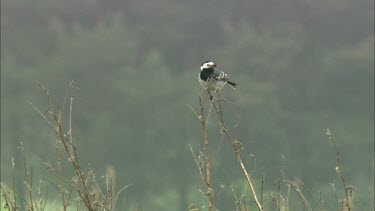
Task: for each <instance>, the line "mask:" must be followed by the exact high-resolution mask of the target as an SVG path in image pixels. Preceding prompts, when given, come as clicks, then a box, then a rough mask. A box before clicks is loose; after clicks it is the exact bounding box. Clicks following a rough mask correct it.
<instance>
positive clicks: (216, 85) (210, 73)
mask: <svg viewBox="0 0 375 211" xmlns="http://www.w3.org/2000/svg"><path fill="white" fill-rule="evenodd" d="M216 67H217V65H216V64H215V63H213V62H211V61H205V62H203V63H202V65H201V72H200V73H199V75H198V80H199V83H200V84H201V85H202V87H204V88H207V89H208V91H220V90H221V89H222V88H223V87H224V86H225V84H229V85H230V86H231V87H232V88H233V89H236V86H237V84H236V83H233V82H231V81H229V78H228V74H226V73H224V72H223V71H220V70H218V69H217V68H216Z"/></svg>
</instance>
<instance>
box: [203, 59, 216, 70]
mask: <svg viewBox="0 0 375 211" xmlns="http://www.w3.org/2000/svg"><path fill="white" fill-rule="evenodd" d="M214 67H216V64H215V63H213V62H211V61H205V62H203V63H202V65H201V70H204V69H210V68H214Z"/></svg>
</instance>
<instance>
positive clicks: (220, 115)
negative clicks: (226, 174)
mask: <svg viewBox="0 0 375 211" xmlns="http://www.w3.org/2000/svg"><path fill="white" fill-rule="evenodd" d="M216 93H217V94H218V95H219V101H218V106H217V105H216V103H215V101H214V97H215V96H214V97H213V96H212V95H211V93H210V92H208V94H209V95H210V98H211V99H212V100H211V103H212V104H213V106H214V108H215V110H216V113H217V115H218V117H219V120H220V124H221V127H222V131H223V132H224V134H225V136H226V137H227V139H228V141H229V142H230V143H231V145H232V148H233V151H234V153H235V155H236V158H237V160H238V162H239V163H240V166H241V170H242V172H243V173H244V175H245V177H246V180H247V182H248V183H249V186H250V189H251V192H252V193H253V196H254V199H255V202H256V205H257V207H258V210H261V211H262V210H263V207H262V205H261V203H260V202H259V200H258V197H257V195H256V192H255V189H254V186H253V183H252V181H251V177H250V175H249V173H248V171H247V170H246V167H245V165H244V164H243V162H242V159H241V155H240V150H238V149H237V148H238V146H237V143H236V141H235V140H234V139H233V138H232V137H231V135H230V133H229V132H228V130H227V128H226V126H225V122H224V117H223V112H222V109H221V101H220V92H216Z"/></svg>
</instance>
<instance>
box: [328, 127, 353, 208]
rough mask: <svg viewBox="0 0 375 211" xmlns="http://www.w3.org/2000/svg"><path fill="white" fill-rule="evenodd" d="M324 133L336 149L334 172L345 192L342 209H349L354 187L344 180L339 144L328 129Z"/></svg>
mask: <svg viewBox="0 0 375 211" xmlns="http://www.w3.org/2000/svg"><path fill="white" fill-rule="evenodd" d="M326 135H327V136H328V138H329V139H330V140H331V142H332V144H333V145H334V146H335V149H336V164H337V166H336V172H337V173H338V175H339V177H340V179H341V183H342V185H343V187H344V193H345V199H344V201H343V204H342V208H341V209H342V210H347V211H350V210H351V209H352V192H353V190H354V188H353V187H352V186H348V185H347V184H346V182H345V178H344V173H343V165H342V160H341V155H340V149H339V146H338V144H337V142H336V139H335V137H333V134H332V132H331V130H330V129H327V130H326Z"/></svg>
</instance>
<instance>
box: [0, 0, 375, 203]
mask: <svg viewBox="0 0 375 211" xmlns="http://www.w3.org/2000/svg"><path fill="white" fill-rule="evenodd" d="M373 8H374V7H373V2H372V1H369V0H358V1H349V0H346V1H337V0H329V1H306V0H301V1H292V0H287V1H278V0H270V1H238V2H229V1H224V0H218V1H212V0H208V1H165V0H157V1H152V2H140V1H119V0H107V1H92V0H84V1H58V0H29V1H19V0H4V1H2V8H1V10H2V12H1V26H2V27H1V114H2V115H1V175H2V178H7V177H9V176H10V173H11V165H10V160H11V158H12V157H15V159H16V166H17V167H18V168H20V166H21V165H20V160H19V155H18V154H19V153H20V151H19V144H20V142H21V141H22V142H23V143H24V144H25V146H26V149H27V150H28V151H29V153H28V154H29V155H30V157H31V162H32V164H33V166H34V168H37V169H39V171H38V172H37V173H36V174H39V175H40V177H41V178H42V176H41V175H43V174H45V170H44V169H43V168H42V165H41V163H42V162H43V161H45V160H49V159H53V156H54V155H53V153H54V152H53V146H52V145H50V138H49V134H51V131H50V129H49V128H48V127H47V124H46V123H45V122H44V120H42V119H41V118H40V116H39V115H38V114H37V113H36V112H35V111H34V110H33V109H32V107H31V106H30V104H29V103H30V102H32V103H33V104H35V105H37V106H38V107H39V108H41V110H47V104H46V103H45V99H44V97H43V95H42V93H41V92H40V91H39V90H38V88H37V86H36V85H35V80H39V81H41V82H43V83H44V84H45V85H46V86H47V87H48V88H49V89H50V90H51V94H52V95H53V97H54V100H55V101H56V102H58V103H61V101H62V98H63V95H64V89H65V87H66V85H67V84H68V83H69V81H71V80H73V81H74V85H75V86H77V87H78V89H77V90H75V91H74V92H73V96H74V99H75V101H74V102H75V104H74V122H73V126H74V132H73V133H74V138H75V140H76V141H77V143H78V149H79V154H80V159H81V161H82V162H83V163H84V164H90V166H91V167H92V168H94V170H95V171H96V172H97V174H98V175H104V174H105V168H106V166H107V165H113V166H114V167H115V169H116V174H117V185H118V187H121V186H122V185H126V184H133V186H132V187H131V188H129V190H127V192H126V193H125V196H124V197H126V199H127V205H126V206H127V207H128V208H132V207H133V208H134V207H138V208H139V209H141V210H176V209H179V210H185V209H186V208H187V206H188V204H189V203H191V202H195V203H198V204H204V203H205V201H204V197H203V196H202V195H201V193H200V192H199V189H200V188H202V187H201V181H200V180H199V175H198V171H197V169H196V166H195V164H194V160H193V158H192V155H191V153H190V150H189V147H188V144H191V145H192V146H193V147H194V148H195V149H196V150H198V146H199V144H200V143H201V142H200V141H201V139H202V135H201V133H200V132H201V129H200V127H199V122H198V121H197V120H196V119H195V117H194V115H193V114H192V112H191V111H190V109H189V107H188V105H189V104H190V105H192V106H193V107H196V108H197V105H198V101H197V99H198V98H197V96H198V95H199V92H200V87H199V84H198V82H197V74H198V72H199V66H200V64H201V62H203V61H205V60H207V59H208V60H213V61H214V62H216V63H218V64H219V66H220V67H221V69H223V70H225V71H226V72H228V73H229V74H230V75H231V76H232V78H233V81H236V82H237V83H239V88H238V89H237V90H236V91H232V90H231V89H228V90H225V91H224V93H223V95H224V96H225V98H226V99H227V100H229V101H232V102H234V103H235V104H236V106H234V105H232V104H229V103H228V104H225V114H226V118H227V121H228V122H229V124H231V125H235V124H236V127H233V128H232V129H233V133H235V134H236V137H237V139H238V140H240V141H241V142H243V143H244V145H245V151H244V156H245V158H246V159H245V160H246V162H247V164H248V166H249V167H248V168H249V169H250V170H251V172H252V174H253V175H254V177H255V179H256V180H257V181H256V183H258V184H257V186H258V189H259V182H260V179H261V177H262V175H265V190H266V191H271V190H272V188H273V181H275V180H277V179H278V178H280V170H283V171H284V172H287V174H288V175H290V176H291V177H299V178H300V179H301V180H302V181H304V184H305V185H304V187H305V188H307V189H310V190H311V191H312V192H313V193H314V194H316V196H318V193H319V191H324V194H325V195H324V196H325V197H326V198H327V199H329V200H327V201H328V202H327V204H326V208H327V209H328V210H331V209H334V208H335V202H334V199H333V196H334V195H333V192H332V190H331V189H330V185H329V183H335V184H336V186H337V187H340V185H341V184H340V181H339V177H338V176H337V174H336V172H335V165H336V164H335V152H334V148H333V147H332V145H331V144H330V143H329V141H328V138H327V137H325V134H324V131H325V129H326V128H330V129H332V131H333V132H334V134H335V135H336V137H337V140H338V142H339V144H340V147H341V150H342V155H343V162H344V171H345V172H344V173H345V175H347V182H348V183H350V184H353V185H354V186H355V187H356V197H355V204H354V205H355V206H356V207H357V208H359V210H369V209H370V207H371V206H373V201H372V200H371V197H368V195H369V193H368V189H369V187H373V184H374V183H373V170H374V169H373V165H374V163H373V162H374V143H373V139H374V128H373V126H374V119H373V117H374V111H373V108H374V89H373V86H374V71H373V66H374V59H373V58H374V52H373V46H374V37H373V31H374V29H373V26H374V25H373V20H374V9H373ZM209 126H210V128H209V129H210V134H209V135H210V138H211V139H210V140H211V143H212V153H211V155H212V165H213V169H212V170H213V173H212V175H213V185H214V186H213V188H214V191H215V192H216V193H220V194H217V202H216V203H217V206H218V207H219V208H221V210H232V209H234V207H235V204H234V200H233V194H232V191H231V190H230V189H229V188H228V187H229V186H230V185H232V184H233V185H234V188H235V189H236V191H238V192H240V191H241V190H242V188H243V187H244V185H243V177H242V175H241V172H240V169H239V168H238V166H237V164H236V161H235V158H234V156H233V154H232V152H231V149H230V148H229V147H228V145H227V143H226V142H225V141H224V142H221V141H220V140H221V136H220V134H219V133H218V127H217V124H216V120H215V118H212V120H211V122H210V125H209ZM216 149H218V151H216ZM249 154H253V155H255V157H256V168H255V167H254V166H255V165H254V160H253V159H251V158H250V156H247V155H249ZM66 167H68V166H66ZM85 167H86V168H87V166H85ZM18 177H20V178H21V175H19V176H18ZM20 181H21V180H20ZM283 188H284V189H285V188H286V186H284V187H283ZM372 190H373V189H372ZM247 191H248V190H247ZM372 194H373V193H372ZM248 196H250V194H248ZM297 198H298V197H297V196H296V199H297ZM330 200H332V201H330ZM296 201H298V200H296ZM329 202H331V203H329ZM296 203H297V202H296ZM298 203H300V202H298ZM298 203H297V204H295V205H292V207H293V210H298V209H301V206H302V204H298ZM371 203H372V205H371ZM176 207H177V208H176Z"/></svg>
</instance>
